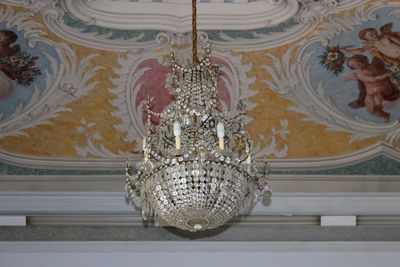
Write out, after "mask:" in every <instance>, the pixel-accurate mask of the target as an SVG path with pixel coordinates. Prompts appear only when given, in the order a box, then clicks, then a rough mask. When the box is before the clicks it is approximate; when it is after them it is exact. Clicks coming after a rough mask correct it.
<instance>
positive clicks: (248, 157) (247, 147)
mask: <svg viewBox="0 0 400 267" xmlns="http://www.w3.org/2000/svg"><path fill="white" fill-rule="evenodd" d="M245 152H246V153H249V155H248V156H247V159H246V164H248V165H250V164H251V154H250V147H249V143H247V142H246V151H245Z"/></svg>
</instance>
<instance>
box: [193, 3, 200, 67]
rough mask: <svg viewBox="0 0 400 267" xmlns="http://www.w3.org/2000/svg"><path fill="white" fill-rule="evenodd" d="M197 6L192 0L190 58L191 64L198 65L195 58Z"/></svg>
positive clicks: (197, 60)
mask: <svg viewBox="0 0 400 267" xmlns="http://www.w3.org/2000/svg"><path fill="white" fill-rule="evenodd" d="M196 20H197V6H196V0H192V57H193V64H198V63H199V58H198V57H197V24H196Z"/></svg>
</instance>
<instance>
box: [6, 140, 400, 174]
mask: <svg viewBox="0 0 400 267" xmlns="http://www.w3.org/2000/svg"><path fill="white" fill-rule="evenodd" d="M380 155H384V156H387V157H388V158H390V159H393V160H395V161H400V151H399V150H397V149H395V148H394V147H392V146H390V145H388V144H387V143H376V144H374V145H373V146H370V147H368V148H366V149H363V150H359V151H356V152H353V153H350V154H344V155H340V156H335V157H322V158H304V159H301V158H297V159H268V160H267V161H268V163H269V165H270V166H271V168H272V170H274V169H275V170H302V169H304V170H312V169H314V170H319V169H329V168H340V167H344V166H350V165H353V164H356V163H359V162H363V161H367V160H369V159H372V158H375V157H377V156H380ZM132 157H133V159H134V160H137V161H140V160H142V156H141V155H132ZM124 160H125V157H123V156H121V157H116V158H90V157H87V158H79V157H75V158H73V157H70V158H68V157H37V156H29V155H20V154H16V153H11V152H8V151H5V150H1V149H0V161H1V162H5V163H9V164H11V165H16V166H21V167H27V168H48V169H63V170H108V171H116V170H117V171H118V170H123V169H124V168H125V161H124Z"/></svg>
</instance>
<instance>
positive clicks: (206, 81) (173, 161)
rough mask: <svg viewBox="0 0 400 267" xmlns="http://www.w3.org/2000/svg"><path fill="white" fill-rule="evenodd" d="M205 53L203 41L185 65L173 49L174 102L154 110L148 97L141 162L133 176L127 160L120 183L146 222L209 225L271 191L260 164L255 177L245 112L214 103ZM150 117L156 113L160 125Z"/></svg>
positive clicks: (212, 74)
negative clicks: (194, 59)
mask: <svg viewBox="0 0 400 267" xmlns="http://www.w3.org/2000/svg"><path fill="white" fill-rule="evenodd" d="M210 54H211V50H210V48H209V47H207V48H206V49H205V55H204V58H203V59H202V60H200V61H199V63H195V64H193V65H189V66H185V67H183V66H181V65H179V64H177V63H176V62H175V59H174V55H173V54H171V63H172V78H173V86H172V87H173V88H172V89H173V93H174V97H175V102H174V103H173V105H172V106H171V107H170V108H167V109H166V110H164V112H163V113H160V114H159V113H155V112H153V111H152V110H151V101H150V100H149V101H147V104H146V114H147V122H146V128H147V136H146V137H145V138H144V141H143V150H144V161H143V162H141V163H139V164H138V166H137V169H138V170H137V172H136V174H133V173H134V169H135V168H134V167H133V166H132V164H130V162H128V164H127V169H126V176H127V179H126V187H125V191H126V195H127V197H129V198H130V199H132V200H133V201H132V202H133V203H134V204H135V205H136V206H137V207H138V208H141V209H142V215H143V218H144V219H145V220H148V219H151V217H153V216H155V217H156V218H157V217H158V218H160V219H161V220H162V221H164V222H166V223H167V224H169V225H171V226H174V227H177V228H180V229H183V230H189V231H200V230H206V229H212V228H215V227H218V226H221V225H223V224H225V223H226V222H227V221H228V220H230V219H231V218H233V217H235V216H237V215H238V214H240V213H241V212H245V211H246V210H248V209H249V208H251V207H252V206H253V204H254V203H255V202H256V201H257V200H258V198H259V197H260V196H261V195H262V193H263V192H264V195H263V197H264V201H263V202H268V199H269V198H270V196H271V191H270V190H269V189H268V186H267V177H266V175H265V171H264V169H265V166H261V168H260V166H258V167H259V169H262V170H263V171H262V172H261V175H259V174H260V171H258V170H257V168H256V165H255V164H254V163H252V161H251V154H250V153H251V148H252V142H251V140H250V138H249V137H248V133H247V131H246V129H245V127H244V123H243V119H244V114H243V113H242V112H241V111H236V112H234V113H228V112H222V111H220V109H219V106H220V105H219V103H218V92H217V78H218V66H216V65H212V64H211V62H210ZM152 117H158V118H159V125H158V127H157V131H155V130H154V129H155V128H156V127H155V126H154V125H153V123H152ZM258 165H260V164H258ZM266 199H267V200H266Z"/></svg>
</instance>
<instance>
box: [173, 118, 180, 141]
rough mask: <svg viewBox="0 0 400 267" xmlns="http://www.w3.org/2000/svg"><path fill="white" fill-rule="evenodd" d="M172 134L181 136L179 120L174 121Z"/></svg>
mask: <svg viewBox="0 0 400 267" xmlns="http://www.w3.org/2000/svg"><path fill="white" fill-rule="evenodd" d="M174 136H175V137H177V136H181V124H180V123H179V121H175V122H174Z"/></svg>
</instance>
